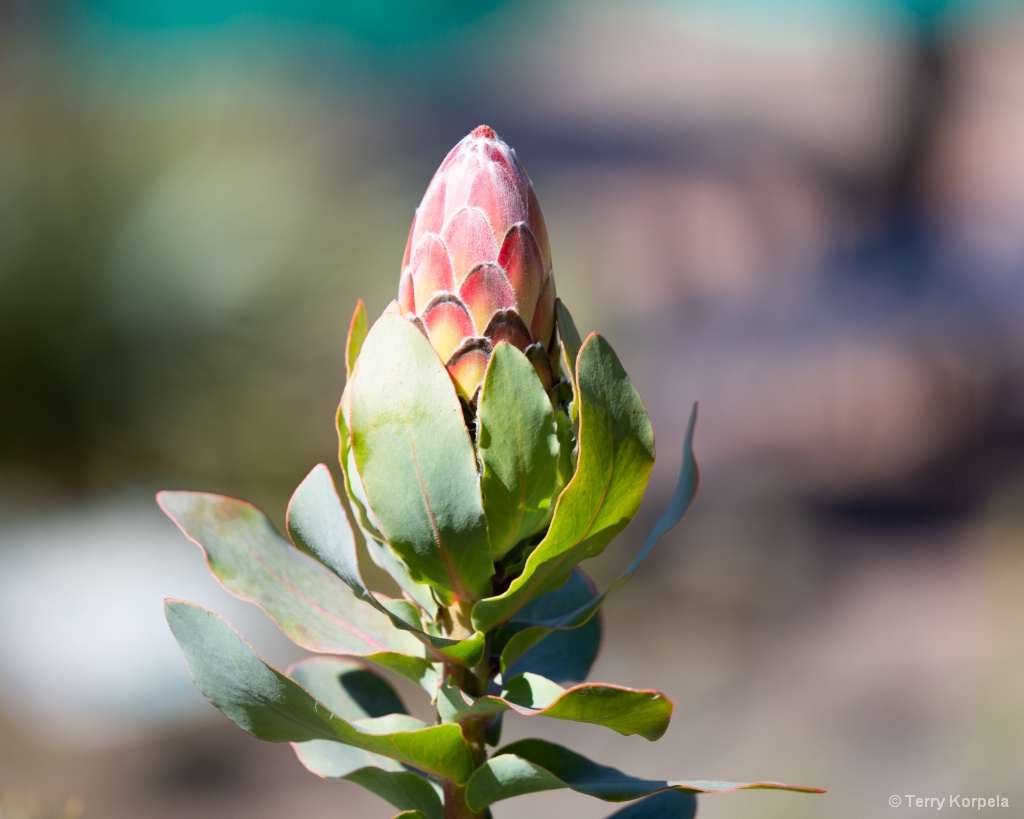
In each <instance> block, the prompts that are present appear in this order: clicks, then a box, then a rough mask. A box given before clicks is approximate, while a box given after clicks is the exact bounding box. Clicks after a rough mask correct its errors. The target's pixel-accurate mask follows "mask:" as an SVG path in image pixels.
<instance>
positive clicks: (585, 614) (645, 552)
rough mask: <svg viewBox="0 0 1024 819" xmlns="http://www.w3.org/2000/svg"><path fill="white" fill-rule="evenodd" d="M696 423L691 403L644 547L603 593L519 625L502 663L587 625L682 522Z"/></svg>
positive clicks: (689, 500) (693, 474)
mask: <svg viewBox="0 0 1024 819" xmlns="http://www.w3.org/2000/svg"><path fill="white" fill-rule="evenodd" d="M696 424H697V405H696V404H694V406H693V410H692V411H691V413H690V422H689V424H688V425H687V428H686V439H685V441H684V443H683V462H682V465H681V466H680V468H679V479H678V481H677V483H676V488H675V491H674V492H673V493H672V499H671V500H670V501H669V505H668V508H667V509H666V510H665V512H664V513H663V514H662V516H661V517H660V518H658V520H657V522H656V523H655V524H654V527H653V528H652V529H651V532H650V534H649V535H648V536H647V540H646V541H644V545H643V548H642V549H641V550H640V552H639V553H638V554H637V556H636V557H635V558H634V559H633V561H632V562H631V563H630V564H629V566H628V567H627V569H626V571H625V572H623V574H622V575H620V576H619V578H618V580H616V581H615V582H614V583H612V585H611V586H609V587H608V588H607V589H606V590H605V591H604V592H602V593H601V594H599V595H595V596H594V597H592V598H591V599H590V600H589V601H587V602H586V603H584V604H582V605H580V606H579V607H578V608H576V609H575V610H573V611H570V612H568V613H566V614H562V615H561V616H557V617H553V618H547V619H541V618H537V619H536V620H534V621H532V622H530V623H529V624H528V625H529V627H528V628H522V625H520V628H522V630H521V631H518V632H517V633H516V634H515V636H514V637H513V638H512V639H511V640H509V642H508V644H507V645H506V646H505V648H504V651H503V652H502V662H503V663H511V662H512V661H513V660H512V658H514V657H515V656H517V655H518V654H519V653H520V652H522V651H524V650H526V649H527V648H529V647H530V646H532V645H535V644H536V643H538V642H539V641H541V640H543V639H545V638H546V637H548V635H549V634H551V632H552V631H556V632H559V631H563V630H566V629H569V630H571V629H577V628H579V627H580V626H582V625H584V624H585V623H587V622H588V621H589V620H590V618H592V617H593V616H594V614H596V613H597V611H598V610H599V609H600V608H601V605H602V604H603V603H604V601H605V600H606V599H607V598H608V596H609V595H610V594H611V593H612V592H614V591H615V590H616V589H618V588H619V587H620V586H622V584H623V583H625V582H626V581H627V580H629V578H631V577H632V576H633V575H634V574H636V572H637V571H638V570H639V569H640V567H641V566H642V565H643V564H644V562H646V560H647V558H648V557H650V555H651V552H653V551H654V547H655V546H656V545H657V544H658V541H660V540H661V538H662V536H663V535H665V533H666V532H668V531H669V530H671V529H672V528H673V527H674V526H676V524H678V523H679V521H680V520H682V519H683V516H684V515H685V514H686V512H687V510H689V508H690V506H691V505H692V504H693V499H694V496H695V495H696V494H697V486H698V484H699V483H700V474H699V472H698V470H697V461H696V458H695V457H694V454H693V433H694V429H695V427H696ZM524 612H525V609H524ZM524 612H520V613H519V615H518V616H516V618H515V620H514V621H513V622H515V623H517V624H526V618H525V617H524V616H523V613H524ZM510 625H511V624H510ZM569 633H572V632H569ZM506 655H507V656H506Z"/></svg>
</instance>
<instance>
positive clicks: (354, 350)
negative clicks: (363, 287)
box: [345, 299, 367, 378]
mask: <svg viewBox="0 0 1024 819" xmlns="http://www.w3.org/2000/svg"><path fill="white" fill-rule="evenodd" d="M366 328H367V321H366V305H365V304H363V300H362V299H359V301H357V302H356V309H355V312H354V313H352V321H350V322H349V325H348V338H347V339H346V341H345V377H346V378H351V377H352V370H353V369H355V366H356V359H357V358H359V351H360V350H361V349H362V347H363V342H364V341H365V340H366Z"/></svg>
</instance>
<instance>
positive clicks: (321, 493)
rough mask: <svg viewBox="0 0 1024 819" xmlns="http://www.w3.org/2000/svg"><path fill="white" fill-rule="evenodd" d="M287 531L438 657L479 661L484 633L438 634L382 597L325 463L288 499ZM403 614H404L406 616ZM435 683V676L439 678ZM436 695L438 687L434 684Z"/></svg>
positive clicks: (410, 610)
mask: <svg viewBox="0 0 1024 819" xmlns="http://www.w3.org/2000/svg"><path fill="white" fill-rule="evenodd" d="M287 520H288V534H289V535H290V536H291V538H292V541H293V542H294V543H295V545H296V546H298V547H299V548H300V549H302V550H303V551H306V552H308V553H309V554H312V555H313V556H314V557H316V558H317V559H318V560H320V562H321V563H323V564H324V565H325V566H327V567H328V568H329V569H331V570H332V571H333V572H334V573H335V574H337V575H338V577H340V578H341V579H342V580H344V581H345V583H346V584H347V585H348V587H349V588H350V589H352V592H353V593H354V594H355V595H356V596H357V597H358V598H359V599H360V600H363V601H365V602H366V603H369V604H370V605H372V606H373V607H374V608H376V609H377V610H378V611H380V612H382V613H383V614H384V615H385V616H387V617H389V618H390V619H391V622H392V623H393V624H394V625H395V626H396V627H397V628H401V629H405V630H406V631H409V632H411V633H412V634H414V635H415V636H416V638H417V639H419V640H420V641H422V642H424V643H426V644H427V645H428V646H429V648H430V649H432V650H433V651H432V653H433V654H434V655H435V657H436V659H439V660H445V659H454V660H456V662H460V663H464V664H467V665H475V664H476V663H477V662H479V660H480V656H481V653H482V651H483V636H482V635H478V636H477V635H475V636H474V637H473V638H471V639H469V640H464V641H461V642H460V641H458V640H451V639H448V638H445V637H435V636H433V635H431V634H428V633H427V632H426V631H424V630H423V629H422V628H421V627H420V623H419V622H418V612H417V611H416V610H415V609H414V608H413V607H411V606H408V605H406V606H402V605H400V604H399V602H398V601H386V605H385V602H382V601H380V600H378V599H377V597H376V596H375V595H374V594H373V592H371V591H370V590H369V589H368V588H367V587H366V583H365V582H364V581H363V578H362V574H361V573H360V571H359V562H358V559H357V557H356V541H355V535H354V534H353V532H352V527H351V525H350V524H349V522H348V516H347V515H346V514H345V509H344V507H343V506H342V505H341V499H340V498H339V497H338V492H337V490H336V489H335V487H334V480H333V479H332V478H331V473H330V470H329V469H327V467H326V466H324V465H323V464H320V465H318V466H316V467H314V468H313V470H312V471H311V472H310V473H309V475H307V476H306V478H305V480H303V481H302V483H301V484H299V488H298V489H296V490H295V494H294V495H292V499H291V502H290V503H289V504H288V516H287ZM403 615H404V616H403ZM435 682H436V681H435ZM430 693H431V695H433V689H430Z"/></svg>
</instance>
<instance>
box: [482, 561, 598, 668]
mask: <svg viewBox="0 0 1024 819" xmlns="http://www.w3.org/2000/svg"><path fill="white" fill-rule="evenodd" d="M596 594H597V590H596V589H595V588H594V584H593V582H592V581H591V580H590V578H588V577H587V576H586V575H585V574H584V573H583V571H582V570H581V569H580V568H579V567H578V566H577V567H576V568H575V569H573V572H572V574H571V575H569V579H568V580H567V581H566V583H565V585H563V586H561V587H560V588H558V589H555V590H554V591H550V592H548V593H547V594H543V595H541V596H540V597H538V598H537V599H536V600H532V601H530V602H529V603H527V604H526V605H525V606H523V608H522V609H520V610H519V611H518V612H517V613H516V614H515V616H514V617H513V618H512V619H511V620H510V621H509V622H508V623H506V624H505V625H504V626H501V627H500V628H499V629H498V630H497V632H495V634H494V638H493V640H492V651H494V652H496V653H498V654H500V656H501V673H502V676H504V677H505V678H506V679H508V678H511V677H514V676H516V675H518V674H523V673H527V672H529V673H533V674H539V675H540V676H542V677H547V678H548V679H549V680H554V681H555V682H558V683H564V682H569V681H573V682H579V681H582V680H585V679H586V678H587V676H588V675H589V674H590V668H591V666H593V664H594V660H596V659H597V653H598V651H599V650H600V648H601V618H600V617H592V618H590V619H588V620H587V622H586V623H584V624H583V625H582V626H581V627H580V628H578V629H574V630H568V629H563V630H550V629H538V628H529V626H530V625H531V624H532V623H533V622H544V621H547V620H551V619H555V618H558V617H561V616H563V615H566V614H569V613H571V612H573V611H575V610H576V609H578V608H579V607H580V606H583V605H586V604H587V603H589V602H590V601H591V600H592V599H593V598H594V597H595V596H596Z"/></svg>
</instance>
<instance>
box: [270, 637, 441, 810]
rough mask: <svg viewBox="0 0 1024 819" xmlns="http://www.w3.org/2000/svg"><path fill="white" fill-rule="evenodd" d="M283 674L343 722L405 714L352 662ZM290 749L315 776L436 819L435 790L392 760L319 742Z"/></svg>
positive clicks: (321, 663) (332, 661) (324, 661)
mask: <svg viewBox="0 0 1024 819" xmlns="http://www.w3.org/2000/svg"><path fill="white" fill-rule="evenodd" d="M288 676H289V677H291V678H292V679H293V680H295V681H296V682H297V683H299V685H301V686H302V687H303V688H305V689H306V690H307V691H308V692H309V693H310V694H312V695H313V696H314V697H316V699H317V700H319V701H320V702H322V703H323V704H324V705H326V706H327V707H328V708H329V709H330V710H331V711H333V712H334V713H335V714H337V715H338V716H340V717H342V718H343V719H345V720H346V721H347V722H352V723H354V722H356V721H357V720H363V719H367V718H374V717H382V716H385V715H387V714H392V713H403V714H404V713H405V706H404V705H403V704H402V701H401V700H400V699H399V697H398V694H396V693H395V690H394V689H393V688H392V687H391V686H390V685H388V683H387V682H386V681H384V680H383V679H381V678H380V677H378V676H377V675H375V674H374V673H373V672H371V671H370V670H369V669H367V668H366V667H365V666H363V665H362V664H360V663H357V662H354V661H352V660H343V659H339V658H335V657H313V658H310V659H308V660H303V661H302V662H300V663H299V664H298V665H296V666H294V667H293V668H292V669H290V670H289V673H288ZM294 748H295V753H296V754H297V755H298V757H299V760H300V761H301V762H302V764H303V765H305V766H306V768H308V769H309V770H310V771H312V772H313V773H315V774H317V776H322V777H326V778H330V779H345V780H348V781H349V782H354V783H355V784H357V785H360V786H362V787H364V788H366V789H367V790H369V791H372V792H373V793H375V794H377V795H378V796H380V797H382V798H383V799H386V800H387V801H388V802H390V803H391V804H392V805H394V806H395V807H396V808H399V809H402V810H414V809H415V810H420V811H422V812H423V815H424V816H425V817H426V819H442V815H443V806H442V804H441V799H440V797H439V794H438V792H437V789H436V787H435V786H434V785H433V784H432V783H431V782H429V781H428V780H427V779H425V778H423V777H422V776H421V775H419V774H417V773H412V772H410V770H409V769H407V768H406V766H404V765H402V764H401V763H400V762H398V761H396V760H394V759H391V758H389V757H386V756H381V755H380V754H374V753H370V752H369V751H365V750H363V749H362V748H355V747H353V746H351V745H346V744H344V743H341V742H331V741H328V740H320V739H315V740H311V741H309V742H299V743H295V744H294Z"/></svg>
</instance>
